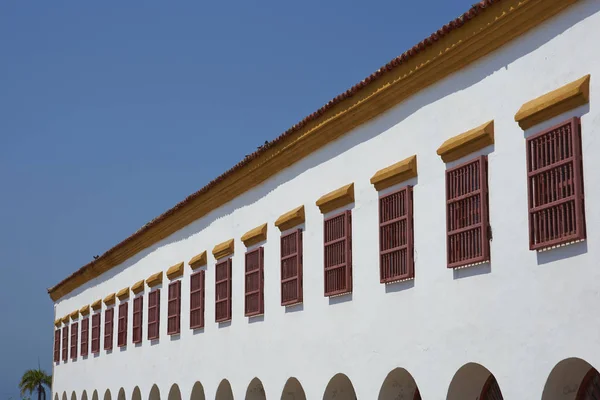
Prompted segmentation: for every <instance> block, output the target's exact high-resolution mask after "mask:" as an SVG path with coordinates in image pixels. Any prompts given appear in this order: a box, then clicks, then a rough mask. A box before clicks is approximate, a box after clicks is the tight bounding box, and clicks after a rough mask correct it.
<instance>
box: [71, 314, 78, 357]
mask: <svg viewBox="0 0 600 400" xmlns="http://www.w3.org/2000/svg"><path fill="white" fill-rule="evenodd" d="M70 331H71V332H70V336H71V346H70V354H71V360H75V359H77V354H78V353H77V350H78V345H79V341H78V335H79V323H78V322H73V323H72V324H71V328H70Z"/></svg>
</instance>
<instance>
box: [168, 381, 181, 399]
mask: <svg viewBox="0 0 600 400" xmlns="http://www.w3.org/2000/svg"><path fill="white" fill-rule="evenodd" d="M168 400H181V391H180V390H179V386H178V385H177V384H174V385H173V386H171V390H169V397H168Z"/></svg>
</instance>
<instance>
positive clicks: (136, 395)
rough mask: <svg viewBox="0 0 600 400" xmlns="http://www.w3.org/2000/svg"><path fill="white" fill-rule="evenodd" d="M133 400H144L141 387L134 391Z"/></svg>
mask: <svg viewBox="0 0 600 400" xmlns="http://www.w3.org/2000/svg"><path fill="white" fill-rule="evenodd" d="M131 400H142V392H141V391H140V388H139V387H137V386H136V387H135V388H134V389H133V393H132V394H131Z"/></svg>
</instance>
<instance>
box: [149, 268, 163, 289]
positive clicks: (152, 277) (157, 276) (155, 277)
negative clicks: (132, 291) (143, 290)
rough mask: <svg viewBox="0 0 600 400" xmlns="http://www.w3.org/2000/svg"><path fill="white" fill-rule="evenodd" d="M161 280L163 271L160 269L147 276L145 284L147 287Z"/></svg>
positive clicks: (159, 282)
mask: <svg viewBox="0 0 600 400" xmlns="http://www.w3.org/2000/svg"><path fill="white" fill-rule="evenodd" d="M162 280H163V273H162V271H160V272H157V273H155V274H152V275H150V276H149V277H148V279H146V285H148V287H154V286H158V285H160V284H161V283H162Z"/></svg>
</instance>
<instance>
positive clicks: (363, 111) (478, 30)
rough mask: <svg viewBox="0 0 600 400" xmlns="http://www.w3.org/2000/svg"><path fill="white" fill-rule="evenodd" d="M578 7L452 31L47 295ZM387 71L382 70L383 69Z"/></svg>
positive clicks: (565, 2)
mask: <svg viewBox="0 0 600 400" xmlns="http://www.w3.org/2000/svg"><path fill="white" fill-rule="evenodd" d="M575 2H576V0H503V1H501V2H497V3H494V4H491V5H489V6H488V7H487V8H486V10H485V11H484V12H481V13H480V14H479V15H477V16H476V17H475V18H473V19H472V20H470V21H467V22H465V23H464V25H462V26H460V27H458V28H455V29H453V30H452V31H451V32H449V33H448V34H446V35H444V36H442V37H440V38H438V40H436V41H434V42H431V43H430V44H429V45H428V46H426V47H424V48H423V50H422V51H419V52H418V53H416V54H414V55H412V56H411V57H409V58H408V59H407V60H406V61H405V62H402V63H401V64H400V65H398V66H396V67H395V68H393V69H392V70H390V71H386V72H382V73H381V75H380V77H379V78H378V79H376V80H372V81H370V82H371V83H369V84H368V85H366V86H364V87H363V88H362V89H360V90H358V91H356V93H354V94H353V95H352V96H348V97H346V98H345V99H343V100H341V101H339V102H337V103H336V104H335V105H334V106H332V107H330V108H328V109H327V110H326V111H323V112H321V113H320V114H319V117H318V118H315V119H312V120H310V121H309V122H307V123H305V124H304V125H303V126H302V127H301V128H299V129H297V130H295V131H293V132H292V133H290V134H288V135H286V136H282V137H281V139H279V140H278V141H276V142H274V143H272V144H271V145H270V146H269V147H268V148H267V149H266V150H264V151H262V152H261V153H260V154H259V155H258V156H256V157H254V158H253V159H252V160H251V161H249V162H247V163H246V164H245V165H244V166H243V167H242V168H237V169H234V170H232V171H231V172H230V173H228V174H227V175H226V176H224V177H223V178H222V179H220V180H219V181H218V182H217V183H214V184H211V186H210V189H208V190H204V191H200V192H198V193H196V194H194V195H193V196H191V198H190V199H188V200H186V201H185V202H183V203H182V204H181V205H178V206H177V207H175V208H173V209H171V210H169V211H168V214H166V215H165V217H164V218H158V219H156V220H155V221H156V222H154V223H150V224H147V226H145V227H144V228H142V229H140V230H139V231H138V232H136V233H135V234H134V235H132V236H131V237H129V238H128V239H127V240H126V241H124V242H122V243H120V244H119V245H117V246H115V247H114V248H113V249H111V250H109V251H108V252H107V253H105V254H103V255H102V256H100V258H99V259H98V260H95V261H94V262H92V263H91V264H88V265H87V266H85V267H83V268H81V269H80V270H79V271H77V272H76V273H74V274H72V275H71V276H70V277H69V278H67V279H65V280H63V281H62V282H60V283H59V284H57V285H56V286H54V287H52V288H50V289H49V290H48V293H49V294H50V297H51V298H52V299H53V300H54V301H56V300H58V299H60V298H61V297H63V296H65V295H66V294H68V293H70V292H71V291H73V290H75V289H76V288H78V287H80V286H81V285H83V284H85V283H86V282H89V281H91V280H92V279H94V278H96V277H98V276H100V275H101V274H103V273H104V272H106V271H109V270H110V269H112V268H114V267H115V266H117V265H120V264H121V263H123V262H125V261H126V260H128V259H129V258H131V257H133V256H134V255H136V254H138V253H139V252H140V251H143V250H144V249H147V248H149V247H150V246H152V245H154V244H156V243H158V242H160V241H161V240H163V239H165V238H167V237H169V236H170V235H172V234H173V233H175V232H177V231H179V230H180V229H182V228H184V227H186V226H188V225H189V224H190V223H192V222H194V221H196V220H198V219H199V218H202V217H204V216H205V215H207V214H209V213H210V212H212V211H213V210H216V209H217V208H219V207H221V206H223V205H225V204H227V203H229V202H230V201H232V200H233V199H235V198H236V197H238V196H240V195H241V194H243V193H245V192H247V191H249V190H251V189H252V188H254V187H256V186H258V185H260V184H262V183H263V182H265V181H266V180H267V179H269V178H271V177H273V176H275V175H276V174H278V173H280V172H281V171H282V170H284V169H285V168H287V167H289V166H291V165H293V164H294V163H296V162H298V161H300V160H302V159H303V158H305V157H307V156H308V155H310V154H312V153H314V152H315V151H318V150H319V149H321V148H323V147H324V146H326V145H328V144H330V143H332V142H333V141H335V140H337V139H339V138H340V137H342V136H343V135H345V134H346V133H348V132H350V131H351V130H352V129H354V128H356V127H357V126H359V125H361V124H363V123H365V122H367V121H369V120H372V119H373V118H375V117H377V116H378V115H381V114H382V113H384V112H386V111H387V110H389V109H390V108H392V107H394V106H396V105H397V104H399V103H401V102H403V101H405V100H406V99H408V98H410V97H411V96H413V95H414V94H416V93H418V92H419V91H421V90H423V89H425V88H427V87H429V86H431V85H434V84H435V83H437V82H439V81H441V80H442V79H444V78H446V77H448V76H450V75H451V74H453V73H455V72H457V71H459V70H461V69H463V68H465V67H466V66H468V65H470V64H472V63H473V62H475V61H477V60H479V59H481V58H482V57H485V56H487V55H488V54H490V53H491V52H493V51H494V50H496V49H498V48H500V47H501V46H503V45H504V44H506V43H508V42H510V41H512V40H513V39H515V38H517V37H519V36H520V35H522V34H524V33H526V32H528V31H530V30H531V29H532V28H535V27H537V26H539V25H540V24H541V23H542V22H544V21H545V20H547V19H548V18H550V17H552V16H554V15H556V14H558V13H559V12H560V11H562V10H563V9H565V8H566V7H568V6H569V5H571V4H573V3H575ZM382 71H383V70H382Z"/></svg>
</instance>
